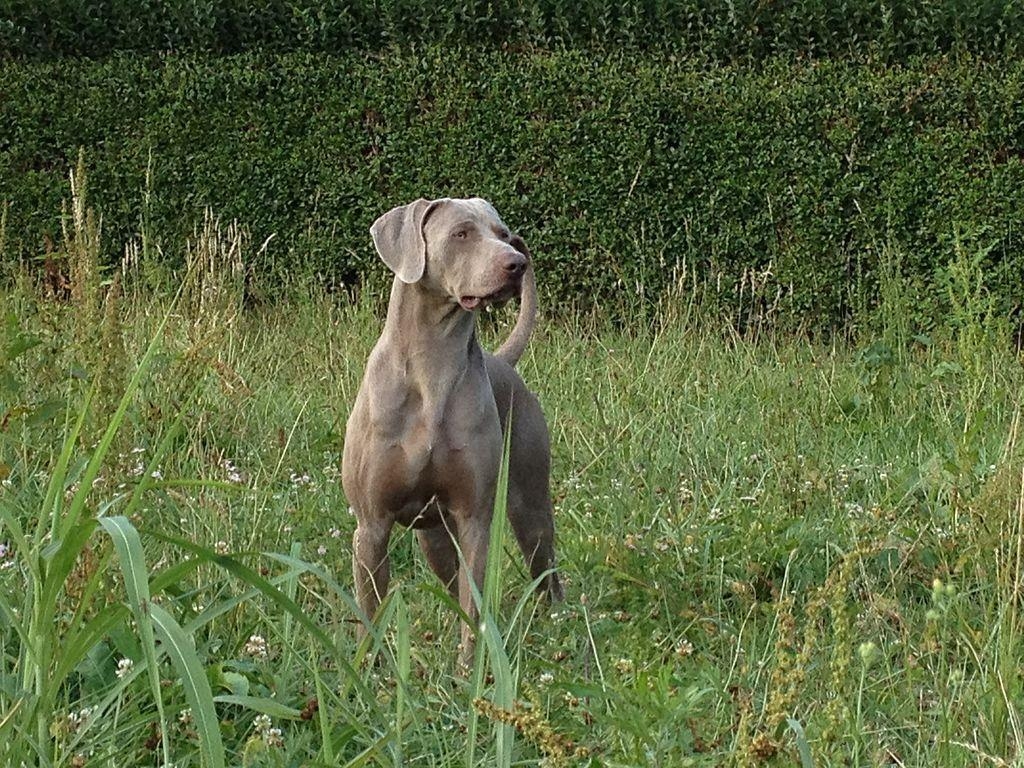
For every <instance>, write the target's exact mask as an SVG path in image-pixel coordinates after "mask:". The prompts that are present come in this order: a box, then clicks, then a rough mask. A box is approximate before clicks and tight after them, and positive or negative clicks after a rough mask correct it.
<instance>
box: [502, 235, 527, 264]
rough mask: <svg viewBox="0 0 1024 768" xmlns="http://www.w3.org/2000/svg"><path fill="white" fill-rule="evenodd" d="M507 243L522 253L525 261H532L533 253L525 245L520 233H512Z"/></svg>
mask: <svg viewBox="0 0 1024 768" xmlns="http://www.w3.org/2000/svg"><path fill="white" fill-rule="evenodd" d="M508 244H509V245H511V246H512V247H513V248H515V249H516V250H517V251H519V252H520V253H521V254H523V256H525V257H526V260H527V261H533V254H532V253H530V249H529V248H527V247H526V241H525V240H523V238H522V237H521V236H520V235H517V234H515V233H513V235H512V237H511V238H510V239H509V241H508Z"/></svg>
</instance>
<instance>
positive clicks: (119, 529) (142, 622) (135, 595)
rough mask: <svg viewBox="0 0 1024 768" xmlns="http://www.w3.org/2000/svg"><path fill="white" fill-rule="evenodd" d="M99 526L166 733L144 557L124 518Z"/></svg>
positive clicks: (167, 757) (167, 756) (102, 521)
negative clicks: (114, 559) (115, 563)
mask: <svg viewBox="0 0 1024 768" xmlns="http://www.w3.org/2000/svg"><path fill="white" fill-rule="evenodd" d="M99 522H100V525H101V526H103V529H104V530H105V531H106V532H107V534H108V535H109V536H110V539H111V541H112V542H113V543H114V550H115V551H116V552H117V554H118V558H119V560H120V563H121V573H122V575H123V577H124V588H125V592H126V594H127V596H128V605H129V606H130V607H131V609H132V613H133V614H134V615H135V623H136V624H137V625H138V628H139V634H140V635H141V641H142V652H143V654H144V655H145V657H146V666H147V670H148V673H149V685H150V688H151V690H152V693H153V700H154V703H155V704H156V708H157V713H158V715H159V718H160V732H161V733H165V734H166V733H167V732H168V731H167V718H166V716H165V713H164V704H163V694H162V691H161V688H160V670H159V668H158V666H157V652H156V637H155V634H154V632H153V622H152V620H151V619H150V610H151V608H152V607H153V606H152V603H151V602H150V594H149V579H148V576H147V573H146V557H145V553H144V552H143V549H142V541H141V540H140V539H139V532H138V531H137V530H135V526H133V525H132V524H131V522H129V520H128V518H126V517H102V518H100V521H99ZM161 741H162V743H163V753H164V761H165V763H169V762H170V748H169V746H168V739H161Z"/></svg>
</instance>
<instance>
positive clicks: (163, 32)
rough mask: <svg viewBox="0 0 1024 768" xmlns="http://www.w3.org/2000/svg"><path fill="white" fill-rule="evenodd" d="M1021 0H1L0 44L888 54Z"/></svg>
mask: <svg viewBox="0 0 1024 768" xmlns="http://www.w3.org/2000/svg"><path fill="white" fill-rule="evenodd" d="M1022 41H1024V5H1022V4H1021V3H1019V2H1007V1H1006V0H911V1H910V2H883V0H777V1H776V2H764V0H685V1H684V2H664V0H639V1H634V2H627V3H624V2H584V3H566V2H564V0H517V1H516V2H512V3H492V2H484V0H459V2H447V3H438V2H435V1H434V0H291V2H287V3H285V2H282V0H257V1H256V2H252V1H251V0H218V2H212V0H160V1H159V2H157V1H155V0H138V1H133V2H125V1H124V0H65V1H64V2H60V3H53V2H36V0H6V2H5V3H4V10H2V11H0V51H5V52H6V53H7V55H8V56H16V57H30V58H36V57H48V56H60V55H72V56H105V55H108V54H110V53H112V52H114V51H137V52H167V51H174V52H177V53H197V52H204V53H239V52H243V51H252V50H260V51H268V50H270V51H274V52H278V53H282V52H288V51H297V50H302V51H309V52H326V53H339V52H342V51H344V50H347V49H352V48H361V49H369V50H377V49H381V48H386V47H390V46H400V47H403V48H405V47H408V46H413V45H424V44H426V45H438V44H446V45H451V44H457V45H465V44H469V45H506V46H512V47H523V46H539V47H552V46H557V47H561V46H567V47H587V48H596V49H603V50H610V49H612V48H616V47H621V46H626V47H629V48H631V49H637V50H652V49H662V50H671V51H674V52H676V53H684V54H696V55H700V56H703V57H706V58H708V59H713V60H719V61H722V60H728V61H737V60H760V59H763V58H765V57H768V56H775V55H780V54H782V55H794V54H798V55H811V56H835V55H846V54H849V53H851V52H855V51H859V52H862V53H864V52H869V53H871V54H872V55H874V56H876V57H881V58H883V59H886V60H890V61H891V60H902V59H903V58H905V57H907V56H913V55H920V54H937V53H942V52H946V51H950V50H964V51H970V52H972V53H974V54H976V55H978V54H980V55H996V56H998V55H1005V54H1009V53H1013V52H1019V51H1021V50H1022V49H1024V45H1022Z"/></svg>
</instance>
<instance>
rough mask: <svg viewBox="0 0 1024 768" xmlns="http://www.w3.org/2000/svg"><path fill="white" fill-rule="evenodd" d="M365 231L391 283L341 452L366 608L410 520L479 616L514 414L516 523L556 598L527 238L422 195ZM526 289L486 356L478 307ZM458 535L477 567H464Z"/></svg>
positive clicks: (355, 564) (512, 508)
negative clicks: (391, 542) (532, 371)
mask: <svg viewBox="0 0 1024 768" xmlns="http://www.w3.org/2000/svg"><path fill="white" fill-rule="evenodd" d="M370 234H371V235H372V237H373V244H374V246H375V247H376V248H377V252H378V253H379V254H380V257H381V259H383V260H384V263H385V264H387V265H388V267H390V268H391V271H392V272H394V273H395V281H394V285H393V286H392V289H391V301H390V303H389V305H388V314H387V319H386V320H385V321H384V331H383V333H382V334H381V337H380V339H379V340H378V341H377V344H376V346H375V347H374V348H373V351H372V352H371V353H370V358H369V360H368V361H367V364H366V373H365V375H364V377H363V382H362V385H361V386H360V388H359V394H358V395H357V396H356V402H355V405H354V406H353V408H352V414H351V415H350V416H349V420H348V426H347V429H346V432H345V451H344V455H343V458H342V482H343V484H344V487H345V494H346V496H347V497H348V500H349V503H350V504H351V505H352V507H353V510H354V512H355V515H356V519H357V527H356V532H355V534H354V535H353V537H352V549H353V557H352V570H353V574H354V577H355V589H356V598H357V600H358V602H359V605H360V607H361V608H362V609H363V611H364V612H365V613H366V615H367V616H368V617H370V618H373V615H374V613H375V612H376V610H377V607H378V606H379V605H380V601H381V599H382V598H383V597H384V595H385V593H386V592H387V589H388V581H389V580H390V575H391V574H390V567H389V564H388V539H389V536H390V533H391V528H392V527H393V526H394V524H395V523H401V524H402V525H405V526H412V527H413V528H415V529H416V536H417V538H418V539H419V543H420V547H421V548H422V549H423V552H424V554H425V555H426V557H427V562H429V563H430V567H431V568H432V569H433V571H434V573H436V574H437V576H438V577H439V578H440V579H441V581H442V582H443V583H444V584H445V585H446V586H447V587H448V589H449V590H450V591H451V592H452V594H453V596H457V597H458V599H459V603H460V605H461V606H462V609H463V610H464V611H465V612H466V614H467V615H468V616H469V617H470V618H471V619H472V620H473V622H474V623H475V621H476V618H477V608H476V604H475V602H474V600H473V597H472V592H471V589H470V582H469V579H470V577H472V578H473V580H474V581H475V583H476V585H477V587H478V588H482V587H483V579H484V566H485V563H486V560H487V546H488V541H489V535H490V534H489V531H490V524H491V514H492V509H493V505H494V496H495V486H496V484H497V479H498V469H499V465H500V463H501V453H502V445H503V439H502V431H503V428H506V427H507V426H508V414H509V410H510V409H511V412H512V436H511V453H510V457H509V493H508V518H509V521H510V522H511V524H512V530H513V531H514V532H515V536H516V539H517V541H518V543H519V547H520V549H521V550H522V552H523V554H524V555H525V557H526V560H527V562H528V563H529V567H530V573H531V574H532V575H533V577H534V578H537V577H539V576H540V575H541V574H544V573H546V575H545V576H544V579H543V581H542V585H543V587H544V588H545V589H546V590H547V593H548V594H549V595H550V596H551V598H552V599H555V600H558V599H561V597H562V586H561V583H560V581H559V579H558V575H557V574H556V573H555V572H554V570H553V568H554V565H555V549H554V521H553V518H552V507H551V491H550V484H549V472H550V461H551V459H550V448H549V438H548V430H547V425H546V424H545V422H544V414H543V413H542V412H541V409H540V404H539V403H538V402H537V398H535V397H534V396H533V394H532V393H530V391H529V390H527V389H526V386H525V385H524V384H523V380H522V379H521V378H520V377H519V374H517V373H516V372H515V370H514V369H513V367H512V366H514V365H515V364H516V362H518V360H519V358H520V356H521V355H522V353H523V350H524V349H525V348H526V342H527V340H528V339H529V336H530V333H531V332H532V331H533V326H534V323H535V321H536V314H537V299H536V292H537V288H536V284H535V282H534V277H533V268H532V266H531V264H530V260H529V254H528V252H527V249H526V245H525V243H523V241H522V240H521V239H520V238H519V237H517V236H515V235H513V234H512V233H511V232H510V231H509V229H508V227H506V226H505V225H504V224H503V223H502V221H501V218H500V217H499V216H498V213H497V211H495V210H494V208H493V207H492V206H491V204H490V203H488V202H487V201H485V200H481V199H479V198H472V199H468V200H454V199H441V200H417V201H416V202H414V203H410V204H409V205H403V206H400V207H398V208H395V209H393V210H391V211H388V212H387V213H386V214H384V215H383V216H381V217H380V218H379V219H377V221H375V222H374V224H373V226H372V227H371V228H370ZM520 294H521V298H520V302H521V303H520V312H519V317H518V319H517V321H516V325H515V328H514V329H513V331H512V333H511V335H510V336H509V338H508V340H507V341H506V342H505V343H504V344H503V345H502V346H501V347H500V348H499V349H498V350H497V352H495V354H494V355H490V354H488V353H487V352H484V351H483V350H482V349H481V348H480V345H479V343H478V342H477V338H476V323H475V316H474V313H475V311H476V310H478V309H480V308H482V307H485V306H487V305H488V304H492V303H498V302H503V301H506V300H508V299H510V298H512V297H514V296H516V295H520ZM453 537H454V539H453ZM455 540H457V541H458V547H459V549H460V550H461V552H462V556H463V558H464V561H465V563H466V564H467V566H468V569H467V568H460V567H459V558H458V553H457V551H456V546H455ZM467 570H468V572H467ZM364 634H365V629H364V628H362V627H361V628H360V636H362V635H364ZM460 649H461V651H460V654H459V660H460V662H461V663H462V664H463V665H468V664H469V663H470V661H471V659H472V655H473V629H472V627H470V626H469V625H466V626H464V627H463V629H462V643H461V646H460Z"/></svg>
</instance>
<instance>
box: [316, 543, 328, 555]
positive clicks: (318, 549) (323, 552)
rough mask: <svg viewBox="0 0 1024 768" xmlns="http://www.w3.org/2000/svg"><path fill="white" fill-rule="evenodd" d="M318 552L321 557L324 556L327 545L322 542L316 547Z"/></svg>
mask: <svg viewBox="0 0 1024 768" xmlns="http://www.w3.org/2000/svg"><path fill="white" fill-rule="evenodd" d="M316 553H317V554H318V555H319V556H320V557H323V556H324V555H326V554H327V547H325V546H324V545H323V544H321V545H320V546H319V547H317V548H316Z"/></svg>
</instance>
